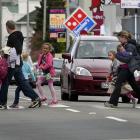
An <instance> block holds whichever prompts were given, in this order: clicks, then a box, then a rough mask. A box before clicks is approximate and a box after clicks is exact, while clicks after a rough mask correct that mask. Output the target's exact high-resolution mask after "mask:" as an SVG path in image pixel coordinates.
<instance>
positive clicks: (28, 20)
mask: <svg viewBox="0 0 140 140" xmlns="http://www.w3.org/2000/svg"><path fill="white" fill-rule="evenodd" d="M29 27H30V17H29V0H27V40H26V51H27V50H28V47H29Z"/></svg>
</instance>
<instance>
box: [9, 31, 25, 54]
mask: <svg viewBox="0 0 140 140" xmlns="http://www.w3.org/2000/svg"><path fill="white" fill-rule="evenodd" d="M23 40H24V37H23V35H22V33H21V32H20V31H15V32H13V33H11V34H10V35H9V36H8V41H7V46H9V47H14V48H15V49H16V52H17V54H21V53H22V47H23Z"/></svg>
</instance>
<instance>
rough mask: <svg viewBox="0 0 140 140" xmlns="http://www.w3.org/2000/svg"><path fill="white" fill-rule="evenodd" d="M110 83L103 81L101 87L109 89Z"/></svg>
mask: <svg viewBox="0 0 140 140" xmlns="http://www.w3.org/2000/svg"><path fill="white" fill-rule="evenodd" d="M108 87H109V85H108V83H106V82H103V83H101V88H103V89H108Z"/></svg>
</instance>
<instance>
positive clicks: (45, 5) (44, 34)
mask: <svg viewBox="0 0 140 140" xmlns="http://www.w3.org/2000/svg"><path fill="white" fill-rule="evenodd" d="M46 8H47V0H44V10H43V11H44V14H43V40H45V36H46Z"/></svg>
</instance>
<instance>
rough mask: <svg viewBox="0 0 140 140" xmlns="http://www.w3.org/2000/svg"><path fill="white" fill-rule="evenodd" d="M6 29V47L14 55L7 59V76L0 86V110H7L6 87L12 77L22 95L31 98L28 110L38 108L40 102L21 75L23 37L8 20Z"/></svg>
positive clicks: (13, 23) (12, 22)
mask: <svg viewBox="0 0 140 140" xmlns="http://www.w3.org/2000/svg"><path fill="white" fill-rule="evenodd" d="M6 29H7V32H8V33H9V36H8V41H7V46H9V47H11V48H15V50H16V51H15V52H16V54H11V55H10V57H9V59H8V65H9V68H8V75H7V78H6V79H5V81H4V83H3V84H2V88H1V91H0V109H6V108H7V95H8V87H9V84H10V81H11V79H12V77H13V76H14V78H15V80H16V82H17V84H18V86H20V87H21V90H22V91H23V93H24V95H25V96H27V97H29V98H31V100H32V103H31V105H30V106H29V108H35V107H40V106H41V102H40V98H39V96H38V95H37V94H36V93H35V91H34V90H33V89H32V88H31V86H30V85H29V83H28V82H27V81H26V80H25V78H24V76H23V73H22V60H21V53H22V48H23V40H24V38H23V35H22V33H21V32H20V31H17V30H16V28H15V22H14V21H12V20H9V21H7V22H6ZM15 55H16V56H17V57H16V60H15V61H12V62H11V61H10V59H11V60H12V57H14V56H15Z"/></svg>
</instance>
